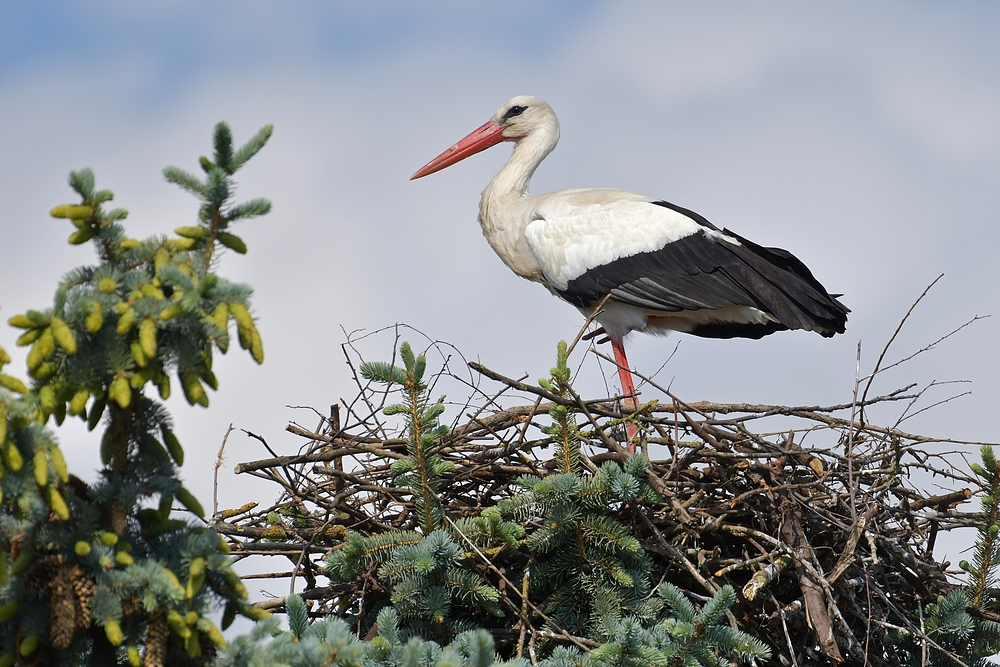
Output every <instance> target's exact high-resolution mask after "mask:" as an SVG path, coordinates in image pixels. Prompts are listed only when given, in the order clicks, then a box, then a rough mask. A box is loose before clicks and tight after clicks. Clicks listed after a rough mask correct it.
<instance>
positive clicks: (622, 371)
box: [611, 338, 639, 454]
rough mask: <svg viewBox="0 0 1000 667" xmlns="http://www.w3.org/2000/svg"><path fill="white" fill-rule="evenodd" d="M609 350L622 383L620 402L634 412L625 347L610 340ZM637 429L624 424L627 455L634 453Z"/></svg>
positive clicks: (634, 405)
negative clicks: (611, 352) (613, 355)
mask: <svg viewBox="0 0 1000 667" xmlns="http://www.w3.org/2000/svg"><path fill="white" fill-rule="evenodd" d="M611 349H612V351H614V353H615V361H616V362H618V378H619V379H620V380H621V383H622V394H623V395H624V396H625V399H624V400H623V401H622V404H623V406H624V407H625V409H626V410H635V409H636V408H637V407H638V404H637V402H636V398H635V396H636V394H635V384H634V383H633V382H632V372H631V371H630V370H629V368H628V358H627V357H626V356H625V346H624V345H622V344H621V343H619V342H618V341H616V340H615V339H614V338H612V339H611ZM638 432H639V429H638V428H637V427H636V425H635V424H633V423H631V422H629V423H627V424H625V433H626V435H627V436H628V453H629V454H633V453H635V435H636V433H638Z"/></svg>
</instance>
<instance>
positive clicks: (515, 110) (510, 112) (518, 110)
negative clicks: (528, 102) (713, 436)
mask: <svg viewBox="0 0 1000 667" xmlns="http://www.w3.org/2000/svg"><path fill="white" fill-rule="evenodd" d="M527 108H528V107H522V106H515V107H511V108H509V109H507V113H505V114H504V115H503V119H504V120H510V119H511V118H513V117H514V116H520V115H521V114H522V113H524V111H525V109H527Z"/></svg>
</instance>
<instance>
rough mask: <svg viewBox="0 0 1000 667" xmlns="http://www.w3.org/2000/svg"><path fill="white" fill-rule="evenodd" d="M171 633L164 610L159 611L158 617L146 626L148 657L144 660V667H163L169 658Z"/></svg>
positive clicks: (154, 617) (155, 616)
mask: <svg viewBox="0 0 1000 667" xmlns="http://www.w3.org/2000/svg"><path fill="white" fill-rule="evenodd" d="M169 632H170V630H169V628H167V619H166V617H165V616H164V614H163V610H160V611H157V612H156V615H154V616H153V618H151V619H150V621H149V623H147V624H146V655H145V657H144V658H143V661H142V667H163V663H164V660H165V659H166V657H167V639H168V635H169Z"/></svg>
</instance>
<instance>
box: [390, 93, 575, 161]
mask: <svg viewBox="0 0 1000 667" xmlns="http://www.w3.org/2000/svg"><path fill="white" fill-rule="evenodd" d="M540 133H544V134H545V135H546V136H547V137H550V138H551V139H550V141H551V143H552V145H555V141H556V140H558V138H559V121H558V119H557V118H556V112H555V111H553V110H552V107H550V106H549V105H548V104H547V103H546V102H545V100H540V99H538V98H537V97H532V96H530V95H518V96H517V97H515V98H513V99H512V100H510V101H508V102H507V103H506V104H504V105H503V106H502V107H500V108H499V109H497V112H496V113H495V114H493V118H491V119H490V120H489V121H488V122H486V123H484V124H483V125H481V126H480V127H478V128H476V129H475V130H473V131H472V132H471V133H470V134H469V135H468V136H466V137H465V138H464V139H462V140H460V141H459V142H458V143H457V144H455V145H454V146H452V147H451V148H449V149H448V150H446V151H445V152H444V153H441V155H438V156H437V157H436V158H434V159H433V160H431V161H430V162H428V163H427V164H425V165H424V166H423V167H421V168H420V169H419V170H418V171H417V173H415V174H413V176H411V177H410V180H411V181H412V180H413V179H415V178H421V177H423V176H427V175H429V174H433V173H434V172H436V171H440V170H442V169H444V168H445V167H450V166H451V165H453V164H455V163H456V162H460V161H461V160H464V159H465V158H467V157H469V156H470V155H475V154H476V153H478V152H480V151H484V150H486V149H487V148H489V147H490V146H495V145H496V144H498V143H500V142H501V141H520V140H521V139H524V138H526V137H529V136H536V135H538V134H540ZM546 152H548V151H546Z"/></svg>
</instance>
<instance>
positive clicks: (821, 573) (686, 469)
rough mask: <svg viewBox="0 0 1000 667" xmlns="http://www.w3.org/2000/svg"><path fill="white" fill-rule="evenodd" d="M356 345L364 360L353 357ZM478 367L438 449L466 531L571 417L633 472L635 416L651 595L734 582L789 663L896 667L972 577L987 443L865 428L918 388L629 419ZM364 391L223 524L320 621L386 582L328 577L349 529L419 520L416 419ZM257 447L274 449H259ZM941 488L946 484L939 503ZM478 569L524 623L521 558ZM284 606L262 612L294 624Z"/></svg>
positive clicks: (663, 409) (667, 410)
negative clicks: (965, 570) (560, 408)
mask: <svg viewBox="0 0 1000 667" xmlns="http://www.w3.org/2000/svg"><path fill="white" fill-rule="evenodd" d="M345 349H346V350H347V351H348V353H349V354H348V359H349V361H351V360H352V359H353V358H354V357H353V355H354V354H356V350H355V349H354V348H353V346H351V345H350V344H348V345H347V347H346V348H345ZM468 366H469V368H471V369H472V371H471V373H470V371H469V370H468V369H465V370H464V373H462V374H451V373H450V372H449V371H448V369H447V364H445V369H444V370H443V371H442V372H441V374H440V377H441V378H443V377H446V376H450V377H451V378H455V377H457V376H458V375H461V376H462V382H463V383H464V384H466V385H469V386H472V385H475V389H474V391H473V392H472V393H473V397H472V398H471V399H469V401H468V402H466V403H465V404H464V405H462V406H461V410H460V412H459V415H460V416H459V417H457V418H456V419H455V421H454V423H453V426H452V429H451V431H450V434H449V435H448V436H446V437H445V438H443V439H442V440H441V442H440V444H439V446H438V448H437V449H436V453H438V454H440V455H441V456H443V457H445V458H447V459H448V460H450V461H452V462H453V463H454V470H453V471H452V472H450V473H448V474H447V476H446V478H445V480H444V482H443V484H442V486H441V490H440V499H441V503H442V506H443V507H444V508H445V512H446V514H447V515H448V516H449V517H451V518H458V517H463V516H470V515H475V514H477V513H478V512H480V511H481V510H482V509H483V508H484V507H488V506H491V505H494V504H496V503H497V501H499V500H500V499H502V498H506V497H510V496H512V495H514V494H516V493H518V492H520V491H521V489H520V488H518V487H516V485H515V480H516V478H517V477H518V476H520V475H523V474H533V475H545V474H547V473H549V472H551V471H553V470H554V469H555V462H554V461H553V460H551V459H549V458H548V457H549V456H551V452H552V449H551V447H548V445H549V444H550V443H549V442H548V441H547V439H546V438H547V436H545V435H543V434H542V433H541V432H540V430H539V429H540V427H542V426H546V425H548V424H550V423H551V420H550V419H549V417H548V416H547V413H548V411H549V409H550V408H551V407H552V406H553V405H554V404H557V403H563V404H566V405H568V406H569V407H571V408H573V409H574V410H576V411H577V423H578V424H580V425H581V430H582V433H583V435H584V436H585V437H584V446H583V461H584V466H585V468H587V469H589V470H591V471H593V470H596V469H597V466H599V465H600V464H601V463H602V462H603V461H606V460H608V459H613V460H616V461H619V462H622V461H624V460H625V458H626V457H627V456H628V452H627V445H626V443H625V440H626V437H625V428H624V423H625V421H626V420H632V421H633V422H634V423H636V424H638V426H639V428H640V432H641V443H640V447H641V449H642V450H643V451H644V452H645V453H646V454H647V455H648V457H649V459H650V460H651V466H650V468H649V475H648V481H649V482H650V484H651V485H652V486H653V487H654V488H655V489H656V490H657V491H659V492H660V494H661V495H662V497H663V501H662V503H659V504H656V505H644V506H639V507H635V506H626V507H622V508H621V509H620V510H619V511H618V514H617V518H618V520H619V521H621V522H622V523H624V524H626V525H628V526H629V527H630V528H631V530H632V532H633V534H634V535H635V536H636V537H637V538H639V539H640V540H641V542H642V544H643V545H644V547H645V548H646V550H647V551H648V553H649V554H651V555H652V557H653V561H654V569H653V573H652V581H653V583H654V584H655V583H656V582H659V581H669V582H671V583H673V584H674V585H676V586H678V587H679V588H681V589H683V590H685V591H686V592H688V593H689V595H690V596H691V597H692V598H693V599H695V600H702V601H704V600H706V599H708V597H709V596H711V595H712V594H714V593H715V592H716V591H717V590H719V588H720V587H721V586H723V585H725V584H731V585H732V586H733V587H734V588H735V589H736V591H737V592H738V600H737V603H736V605H735V606H734V607H733V608H732V613H731V615H730V622H731V624H734V625H735V626H738V627H739V628H740V629H742V630H745V631H747V632H749V633H750V634H752V635H755V636H757V637H759V638H760V639H762V640H763V641H765V642H767V643H768V644H769V645H770V646H771V647H772V650H773V651H774V658H773V660H774V663H773V664H783V665H792V664H803V663H805V664H828V663H829V664H832V663H835V662H839V661H840V660H842V659H846V660H849V661H853V660H858V661H864V660H865V659H866V655H867V660H868V663H869V664H872V665H894V664H898V662H897V661H896V659H895V657H894V656H893V651H892V650H891V646H892V638H891V635H892V634H893V633H896V637H897V638H898V637H899V636H900V634H901V635H902V636H909V637H911V638H914V639H916V640H918V641H920V640H925V641H927V638H926V636H925V635H924V634H923V632H922V629H921V620H920V618H919V616H918V613H919V612H918V610H919V609H921V608H922V607H923V606H924V605H926V604H927V603H928V602H933V601H935V600H936V599H937V598H938V596H939V595H941V594H945V593H947V592H948V591H949V590H951V589H952V588H953V587H954V586H955V585H957V579H955V578H954V577H953V575H956V574H958V572H956V571H949V569H948V568H949V563H941V562H937V561H936V560H935V557H934V554H933V552H934V547H935V544H936V542H938V541H939V540H940V539H941V537H940V536H941V534H942V533H944V532H947V531H951V530H954V529H956V528H962V527H968V526H971V525H975V521H976V519H977V516H976V515H974V514H970V513H968V512H962V511H959V507H960V506H961V505H962V504H963V503H966V501H968V500H969V499H970V498H971V497H972V495H973V490H975V491H977V492H978V490H979V485H978V483H977V481H976V480H975V478H974V477H973V476H972V475H971V474H966V473H965V472H963V471H964V470H968V464H967V463H966V462H965V461H964V456H963V451H967V450H968V447H963V446H964V445H969V444H980V443H968V442H957V441H951V440H947V439H940V438H930V437H925V436H920V435H915V434H911V433H906V432H903V431H902V430H899V429H898V428H892V427H881V426H877V425H874V424H870V423H867V421H866V419H865V413H866V409H870V408H871V406H873V405H875V404H883V405H884V404H887V403H889V402H893V401H903V402H904V403H903V405H912V402H913V401H914V400H915V399H916V398H917V394H914V393H908V392H909V389H910V388H906V389H901V390H898V391H896V392H892V393H890V394H888V395H884V396H880V397H876V398H871V399H868V398H864V399H862V397H860V396H859V393H860V392H857V391H856V392H855V396H854V397H853V398H852V400H851V401H850V402H846V403H843V404H840V405H828V406H816V405H813V406H782V405H751V404H719V403H708V402H697V403H686V402H684V401H682V400H681V399H679V398H677V397H675V396H673V395H672V394H670V393H669V392H667V391H666V390H662V389H661V388H659V387H656V385H655V383H651V384H650V385H649V387H651V388H654V389H659V390H660V391H662V394H660V400H659V401H658V402H657V401H653V402H649V403H645V404H642V405H640V406H639V410H638V411H637V412H635V413H631V412H629V411H623V409H622V401H621V400H618V399H616V398H600V399H597V400H584V399H582V398H579V397H577V396H575V395H574V396H572V397H571V398H569V399H564V398H560V397H559V396H556V395H554V394H552V393H550V392H548V391H546V390H545V389H543V388H541V387H539V386H534V385H531V384H527V383H525V382H523V381H520V380H514V379H510V378H507V377H504V376H503V375H500V374H499V373H496V372H494V371H492V370H490V369H487V368H485V367H483V366H480V365H478V364H468ZM352 367H353V368H356V367H357V363H356V361H354V362H352ZM470 378H471V380H470ZM355 379H356V381H357V384H358V388H359V391H358V394H357V396H356V397H355V398H354V399H353V400H352V401H347V402H344V401H342V403H341V404H338V405H334V406H332V407H331V410H330V413H329V416H325V415H324V416H321V418H320V422H319V425H318V426H317V427H316V428H315V429H308V428H304V427H302V426H300V425H297V424H290V425H289V426H288V427H287V430H288V431H289V432H290V433H293V434H294V435H296V436H298V437H300V438H302V443H301V446H300V448H299V453H298V454H296V455H292V456H277V455H273V456H272V457H271V458H267V459H264V460H259V461H252V462H247V463H241V464H239V465H237V466H236V472H237V473H239V474H248V475H253V476H256V477H260V478H262V479H265V480H268V481H269V482H273V483H274V484H276V485H278V486H279V487H280V489H281V492H280V497H279V498H278V499H277V501H276V502H275V503H274V504H273V505H271V506H270V507H267V508H261V507H259V506H257V505H256V504H255V503H252V504H248V505H246V506H244V507H243V508H240V509H238V510H227V511H224V512H217V513H216V516H215V519H214V521H213V524H212V525H213V527H214V528H215V529H216V530H218V531H219V532H221V533H223V534H224V535H227V536H228V537H229V538H230V540H231V541H232V544H233V548H234V553H235V554H237V555H238V556H240V557H247V556H252V555H267V556H280V557H283V558H287V559H288V560H289V561H290V562H291V564H292V567H291V569H290V570H289V569H288V568H287V565H286V566H280V565H279V566H278V568H277V570H276V569H275V568H267V569H266V570H265V571H264V572H262V573H260V574H259V575H253V574H251V575H250V577H249V578H253V577H255V576H257V577H260V578H274V577H293V579H294V581H293V583H292V586H293V587H294V588H295V589H296V590H299V591H301V595H302V596H303V597H304V598H305V599H306V600H309V601H311V602H310V604H311V611H312V613H313V614H314V615H322V614H340V613H343V612H344V611H345V605H346V604H348V603H347V601H348V600H356V599H357V597H358V596H359V595H361V594H368V595H370V594H375V593H378V591H377V590H375V589H377V587H378V586H379V584H378V582H377V580H375V579H374V578H372V577H362V578H360V579H359V580H358V581H356V582H351V583H346V584H345V583H330V582H328V581H327V580H326V579H325V577H324V575H323V568H322V562H321V561H322V558H323V556H324V555H326V554H327V553H328V552H329V551H331V550H333V549H337V548H339V545H340V544H342V542H343V538H344V536H345V534H346V532H347V531H348V530H350V531H355V532H359V533H361V534H363V535H371V534H374V533H379V532H382V531H388V530H396V529H403V528H406V529H411V528H413V527H414V526H415V521H416V513H415V512H414V507H413V502H412V498H411V497H410V495H409V493H408V492H407V491H406V490H405V489H400V488H397V487H394V485H393V475H392V473H391V471H390V465H391V463H392V462H393V461H394V460H396V459H398V458H400V457H402V456H404V455H405V453H406V449H405V440H404V439H403V436H404V434H403V433H402V431H401V429H402V423H401V422H396V421H393V420H389V419H387V418H386V417H384V416H383V415H382V414H381V413H380V408H381V407H382V406H383V405H384V404H385V403H386V402H387V401H388V400H390V399H391V397H390V396H389V395H388V393H387V392H385V391H384V389H381V388H376V387H373V386H370V385H368V384H366V383H364V382H363V381H361V380H360V379H359V378H358V375H357V374H356V373H355ZM646 391H647V393H649V392H650V391H651V390H650V388H647V390H646ZM642 398H643V400H649V396H648V395H644V396H643V397H642ZM452 414H454V413H452ZM248 435H250V436H251V437H254V438H256V439H258V440H259V441H260V442H261V443H262V444H263V445H264V446H266V447H267V448H268V451H269V452H271V453H272V454H273V451H272V450H271V448H270V447H269V446H268V445H267V443H266V442H265V441H264V439H263V438H262V437H261V436H258V435H255V434H250V433H248ZM220 455H221V452H220ZM220 462H221V456H220ZM932 478H936V480H937V488H935V489H934V491H935V492H928V491H926V490H925V489H926V488H927V487H928V486H930V484H929V480H931V479H932ZM937 491H943V492H940V493H938V492H937ZM966 508H968V505H966ZM276 518H280V521H278V520H276ZM470 558H471V559H472V560H473V561H476V562H475V567H476V569H477V570H478V571H479V572H480V574H482V575H483V576H484V577H485V578H487V579H488V580H489V581H490V582H491V583H492V584H493V585H494V586H496V587H497V588H498V589H499V590H500V591H501V594H502V595H503V596H504V597H506V598H507V600H508V606H509V608H510V609H512V610H513V609H522V608H528V606H527V605H522V600H521V598H520V595H521V593H520V590H519V588H520V584H521V578H520V574H519V573H521V572H523V570H524V567H525V564H526V557H525V554H524V553H516V552H500V553H498V554H494V555H492V556H491V558H490V560H486V558H485V556H483V554H481V553H479V554H478V555H477V554H471V555H470ZM257 562H258V564H259V563H260V561H257ZM267 563H268V564H271V565H273V561H268V562H267ZM510 582H514V584H515V585H513V586H512V585H511V583H510ZM382 595H383V597H384V591H383V592H382ZM283 602H284V598H276V599H272V600H266V601H264V602H263V603H260V604H261V605H262V606H264V607H266V608H271V609H276V610H280V609H281V608H282V606H283ZM532 602H533V603H535V604H537V603H539V602H540V601H539V600H532ZM352 611H354V612H355V613H358V612H359V611H360V613H361V614H362V615H363V614H364V612H365V610H364V609H361V610H358V609H353V610H352ZM505 621H506V624H504V623H505ZM543 626H545V623H544V622H543V620H542V619H541V618H539V617H538V616H537V615H533V614H531V613H528V614H527V615H524V614H521V616H520V620H518V615H517V614H516V613H514V612H512V613H510V614H508V618H507V619H501V620H499V621H497V627H496V628H493V629H492V630H493V631H494V635H495V636H496V637H498V642H499V643H498V648H499V649H500V650H501V651H502V650H503V648H502V647H503V642H502V639H501V638H502V637H504V636H507V637H510V636H511V635H518V634H519V635H521V636H522V637H523V636H524V633H527V635H528V636H529V637H531V638H534V637H535V636H536V635H537V636H540V637H541V636H552V635H551V629H547V631H543ZM488 629H490V628H488ZM578 643H579V644H580V645H583V646H592V645H593V642H588V641H587V640H583V639H582V638H579V642H578ZM956 659H957V657H956Z"/></svg>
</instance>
